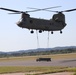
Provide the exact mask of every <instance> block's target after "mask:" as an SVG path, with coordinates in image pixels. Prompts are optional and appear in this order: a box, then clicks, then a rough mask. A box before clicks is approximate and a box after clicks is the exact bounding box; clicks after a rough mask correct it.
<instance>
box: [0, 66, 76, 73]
mask: <svg viewBox="0 0 76 75" xmlns="http://www.w3.org/2000/svg"><path fill="white" fill-rule="evenodd" d="M19 72H23V73H24V72H39V73H41V74H48V73H57V72H76V68H69V67H32V66H31V67H23V66H6V67H0V74H4V73H19Z"/></svg>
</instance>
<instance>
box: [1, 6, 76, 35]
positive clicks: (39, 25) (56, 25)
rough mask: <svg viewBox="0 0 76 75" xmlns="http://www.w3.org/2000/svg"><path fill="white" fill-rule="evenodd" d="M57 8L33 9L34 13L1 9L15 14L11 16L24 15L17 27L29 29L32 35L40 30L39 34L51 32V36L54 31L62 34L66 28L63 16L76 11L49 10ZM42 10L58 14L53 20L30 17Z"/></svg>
mask: <svg viewBox="0 0 76 75" xmlns="http://www.w3.org/2000/svg"><path fill="white" fill-rule="evenodd" d="M56 7H58V6H56ZM56 7H50V8H44V9H37V8H31V9H33V10H32V11H18V10H12V9H8V8H2V7H1V8H0V9H2V10H6V11H11V12H14V13H11V14H22V15H21V20H20V21H18V22H17V25H18V26H19V27H21V28H27V29H29V30H30V29H31V33H34V31H33V30H39V33H41V32H42V31H48V32H49V31H51V34H53V31H60V33H62V29H63V28H64V27H65V26H66V23H65V15H64V14H63V12H71V11H75V10H76V8H75V9H70V10H64V11H51V10H48V9H51V8H56ZM41 10H45V11H49V12H56V13H57V14H54V15H53V17H52V19H49V20H47V19H40V18H33V17H30V15H29V14H28V12H35V11H41Z"/></svg>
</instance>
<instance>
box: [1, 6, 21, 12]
mask: <svg viewBox="0 0 76 75" xmlns="http://www.w3.org/2000/svg"><path fill="white" fill-rule="evenodd" d="M0 9H2V10H6V11H11V12H20V13H22V11H18V10H12V9H7V8H2V7H1V8H0Z"/></svg>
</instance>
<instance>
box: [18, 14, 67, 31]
mask: <svg viewBox="0 0 76 75" xmlns="http://www.w3.org/2000/svg"><path fill="white" fill-rule="evenodd" d="M54 18H55V19H54ZM62 19H63V18H62ZM17 25H18V26H19V27H22V28H27V29H32V30H33V29H35V30H41V31H61V30H62V29H63V28H64V27H65V26H66V24H65V21H63V20H61V19H60V20H59V16H57V15H54V16H53V18H52V19H50V20H46V19H39V18H31V17H29V16H28V15H27V16H26V17H25V18H22V19H21V20H20V21H19V22H18V23H17Z"/></svg>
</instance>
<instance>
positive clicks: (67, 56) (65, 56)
mask: <svg viewBox="0 0 76 75" xmlns="http://www.w3.org/2000/svg"><path fill="white" fill-rule="evenodd" d="M39 57H47V58H52V59H72V58H76V53H68V54H51V55H39V56H22V57H6V58H0V61H12V60H26V61H27V60H35V59H37V58H39Z"/></svg>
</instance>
